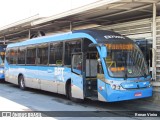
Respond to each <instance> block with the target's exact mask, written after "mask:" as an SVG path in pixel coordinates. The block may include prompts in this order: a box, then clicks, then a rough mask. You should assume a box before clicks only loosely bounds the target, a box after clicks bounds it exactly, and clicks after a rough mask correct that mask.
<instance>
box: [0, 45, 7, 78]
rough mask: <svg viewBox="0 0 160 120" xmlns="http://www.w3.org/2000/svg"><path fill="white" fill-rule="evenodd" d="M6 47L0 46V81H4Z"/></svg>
mask: <svg viewBox="0 0 160 120" xmlns="http://www.w3.org/2000/svg"><path fill="white" fill-rule="evenodd" d="M5 50H6V45H0V80H4V59H5Z"/></svg>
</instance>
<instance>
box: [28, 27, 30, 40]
mask: <svg viewBox="0 0 160 120" xmlns="http://www.w3.org/2000/svg"><path fill="white" fill-rule="evenodd" d="M28 38H29V39H31V30H30V29H29V30H28Z"/></svg>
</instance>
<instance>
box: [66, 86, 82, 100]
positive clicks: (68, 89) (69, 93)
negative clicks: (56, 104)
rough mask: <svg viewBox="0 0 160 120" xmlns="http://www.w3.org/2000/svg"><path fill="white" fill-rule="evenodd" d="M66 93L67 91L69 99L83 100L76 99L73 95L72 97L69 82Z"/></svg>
mask: <svg viewBox="0 0 160 120" xmlns="http://www.w3.org/2000/svg"><path fill="white" fill-rule="evenodd" d="M67 93H68V98H69V99H70V100H71V101H73V102H77V103H80V102H83V100H82V99H77V98H73V97H72V94H71V84H68V85H67Z"/></svg>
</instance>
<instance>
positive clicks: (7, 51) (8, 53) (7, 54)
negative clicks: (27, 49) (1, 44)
mask: <svg viewBox="0 0 160 120" xmlns="http://www.w3.org/2000/svg"><path fill="white" fill-rule="evenodd" d="M6 60H7V62H8V63H9V64H10V50H9V49H7V50H6Z"/></svg>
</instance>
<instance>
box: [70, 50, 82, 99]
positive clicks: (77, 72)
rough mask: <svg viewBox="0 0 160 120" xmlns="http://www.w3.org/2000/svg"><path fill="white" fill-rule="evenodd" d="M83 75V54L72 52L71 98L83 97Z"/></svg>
mask: <svg viewBox="0 0 160 120" xmlns="http://www.w3.org/2000/svg"><path fill="white" fill-rule="evenodd" d="M83 75H84V74H83V54H82V53H76V54H72V76H71V95H72V97H73V98H78V99H84V89H83V82H84V81H83V78H84V77H83Z"/></svg>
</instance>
